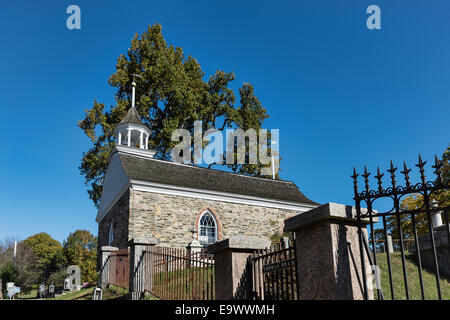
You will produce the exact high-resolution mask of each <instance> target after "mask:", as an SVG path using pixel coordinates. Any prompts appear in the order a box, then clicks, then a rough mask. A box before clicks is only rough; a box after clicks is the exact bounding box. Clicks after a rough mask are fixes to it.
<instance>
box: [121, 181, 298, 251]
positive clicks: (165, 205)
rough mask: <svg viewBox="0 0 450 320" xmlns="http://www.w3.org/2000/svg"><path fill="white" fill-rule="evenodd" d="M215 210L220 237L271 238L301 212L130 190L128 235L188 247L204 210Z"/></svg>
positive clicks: (163, 243) (161, 243) (129, 237)
mask: <svg viewBox="0 0 450 320" xmlns="http://www.w3.org/2000/svg"><path fill="white" fill-rule="evenodd" d="M206 209H209V210H210V211H212V212H213V213H214V214H215V216H216V219H217V220H218V222H219V228H218V229H219V230H218V231H219V232H218V233H219V240H221V239H226V238H229V237H232V236H234V235H245V236H256V237H264V238H267V239H269V238H270V236H271V235H273V234H275V233H280V232H281V231H282V229H283V221H284V219H286V218H288V217H291V216H294V215H296V214H298V213H299V212H297V211H293V210H285V209H276V208H267V207H260V206H252V205H245V204H235V203H230V202H221V201H213V200H204V199H196V198H190V197H181V196H175V195H165V194H157V193H149V192H143V191H136V190H130V224H129V232H128V239H131V238H133V237H152V238H156V239H157V240H158V241H159V244H160V245H167V246H172V247H180V248H184V247H186V246H187V245H188V244H189V243H190V241H191V240H192V233H191V229H192V228H194V227H195V228H197V219H198V218H199V215H200V214H201V213H203V212H204V210H206Z"/></svg>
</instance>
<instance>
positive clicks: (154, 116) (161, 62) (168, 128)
mask: <svg viewBox="0 0 450 320" xmlns="http://www.w3.org/2000/svg"><path fill="white" fill-rule="evenodd" d="M161 29H162V28H161V26H160V25H159V24H155V25H153V26H149V27H148V29H147V31H146V32H144V33H143V34H142V35H140V36H139V35H138V34H136V35H135V36H134V38H133V39H132V40H131V47H130V49H129V50H128V52H127V54H126V55H120V56H119V57H118V59H117V64H116V72H115V73H114V74H113V75H111V77H110V78H109V84H110V85H111V86H113V87H115V88H117V92H116V102H117V104H116V105H115V106H112V107H111V108H109V110H107V109H105V105H104V104H103V103H100V102H97V101H94V104H93V106H92V108H90V109H89V110H87V111H86V115H85V118H84V119H83V120H81V121H80V122H79V123H78V125H79V127H80V128H81V129H82V130H83V131H84V132H85V134H86V135H87V136H88V137H89V138H90V139H91V142H92V147H91V148H90V149H89V150H88V151H87V152H85V153H83V158H82V161H81V165H80V167H79V169H80V172H81V174H83V175H84V176H85V178H86V184H87V185H90V189H89V190H88V193H89V196H90V198H91V199H92V200H93V201H94V203H95V205H96V206H98V205H99V201H100V195H101V191H102V185H103V179H104V175H105V171H106V169H107V165H108V157H109V155H110V153H111V151H112V149H113V147H114V143H115V142H114V137H113V130H114V127H115V126H116V125H117V124H118V123H119V122H120V121H121V119H122V118H123V117H124V116H125V114H126V113H127V110H128V109H129V108H130V105H131V102H130V101H131V81H132V77H131V76H130V74H133V73H135V74H139V75H141V76H143V78H144V79H143V80H140V81H137V87H136V109H137V111H138V113H139V115H140V116H141V118H142V120H143V122H144V123H145V124H146V125H147V126H149V128H150V129H151V130H152V135H151V136H150V139H149V143H150V146H149V147H151V148H152V149H154V150H156V151H157V154H156V156H155V157H156V158H159V159H165V160H169V159H170V156H171V155H170V153H171V149H172V148H173V147H174V146H175V145H176V144H177V143H176V142H172V141H171V135H172V132H173V131H174V130H175V129H179V128H184V129H187V130H189V131H190V132H191V134H193V127H194V121H196V120H201V121H203V131H206V130H207V129H213V128H214V129H219V130H223V129H226V128H242V129H244V130H246V129H248V128H253V129H255V130H258V129H260V128H261V125H262V123H263V121H264V119H265V118H267V117H268V115H267V113H266V110H265V109H264V108H263V106H262V105H261V103H260V101H259V99H258V98H257V97H256V95H255V93H254V88H253V86H252V85H251V84H250V83H245V84H243V86H242V87H241V88H240V89H239V94H240V100H239V104H236V103H235V100H236V97H235V95H234V92H233V90H232V89H230V88H229V85H230V83H231V82H232V81H233V80H234V79H235V75H234V74H233V73H232V72H231V73H227V72H224V71H221V70H217V71H216V72H215V73H214V74H213V75H212V76H211V77H209V80H208V81H204V80H203V76H204V72H203V71H202V70H201V67H200V64H199V63H198V62H197V60H196V59H194V58H193V57H192V56H190V55H189V56H187V57H186V56H185V54H184V52H183V49H182V48H180V47H174V46H173V45H168V44H167V43H166V41H165V39H164V37H163V35H162V33H161ZM97 133H98V134H97ZM224 157H225V155H224ZM260 166H261V165H257V166H255V165H245V164H244V165H230V166H229V167H230V169H231V170H233V171H234V172H238V173H240V174H248V175H254V176H258V175H260V174H261V170H260ZM267 166H270V164H268V165H267Z"/></svg>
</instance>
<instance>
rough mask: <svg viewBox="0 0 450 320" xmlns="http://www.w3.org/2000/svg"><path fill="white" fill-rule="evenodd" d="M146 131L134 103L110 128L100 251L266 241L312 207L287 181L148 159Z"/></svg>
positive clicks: (150, 153) (151, 153) (100, 214)
mask: <svg viewBox="0 0 450 320" xmlns="http://www.w3.org/2000/svg"><path fill="white" fill-rule="evenodd" d="M133 100H134V99H133ZM133 102H134V101H133ZM150 133H151V131H150V129H149V128H148V127H147V126H146V125H145V124H144V123H143V122H142V120H141V119H140V117H139V115H138V113H137V111H136V108H135V107H134V103H133V105H132V107H131V108H130V110H129V111H128V113H127V115H126V116H125V118H124V119H123V120H122V121H121V122H120V123H119V124H118V125H117V126H116V128H115V131H114V135H115V137H116V146H115V149H114V151H113V152H112V154H111V156H110V158H109V165H108V169H107V171H106V175H105V179H104V185H103V192H102V196H101V202H100V206H99V209H98V214H97V218H96V221H97V223H98V246H99V248H101V247H102V246H107V245H110V246H115V247H119V248H127V247H128V240H130V239H133V238H137V237H146V238H154V239H156V240H157V241H158V244H159V245H163V246H170V247H177V248H185V247H187V246H188V245H189V244H190V243H191V241H192V240H193V239H196V240H198V242H200V244H201V245H202V246H207V245H209V244H211V243H214V242H216V241H218V240H222V239H226V238H229V237H232V236H235V235H245V236H256V237H264V238H267V239H269V238H270V237H271V236H272V235H274V234H276V233H280V232H282V229H283V221H284V220H285V219H286V218H288V217H291V216H294V215H297V214H299V213H301V212H304V211H308V210H310V209H311V208H314V207H317V206H318V204H317V203H316V202H314V201H311V200H310V199H308V198H307V197H306V196H305V195H303V193H302V192H301V191H300V190H299V189H298V187H297V186H296V185H295V184H294V183H293V182H290V181H282V180H274V179H269V178H259V177H249V176H244V175H239V174H234V173H230V172H225V171H220V170H214V169H207V168H202V167H197V166H193V165H186V164H179V163H174V162H171V161H163V160H158V159H155V158H154V155H155V153H156V152H155V151H152V150H149V149H148V139H149V136H150Z"/></svg>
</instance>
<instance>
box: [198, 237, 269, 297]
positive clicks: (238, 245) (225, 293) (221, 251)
mask: <svg viewBox="0 0 450 320" xmlns="http://www.w3.org/2000/svg"><path fill="white" fill-rule="evenodd" d="M269 246H270V241H268V240H265V239H261V238H256V237H246V236H234V237H231V238H228V239H225V240H222V241H219V242H216V243H213V244H211V245H209V246H208V247H207V250H208V253H213V254H214V264H215V282H216V283H215V298H216V300H232V299H235V298H236V296H237V295H239V296H240V299H250V294H251V290H252V287H251V269H249V268H248V263H247V262H248V258H249V256H250V255H251V254H252V253H253V252H254V251H255V250H259V249H265V248H267V247H269Z"/></svg>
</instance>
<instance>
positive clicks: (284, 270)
mask: <svg viewBox="0 0 450 320" xmlns="http://www.w3.org/2000/svg"><path fill="white" fill-rule="evenodd" d="M295 250H296V249H295V241H294V240H290V241H289V242H284V241H282V242H280V243H276V244H273V245H272V246H271V247H270V248H267V249H264V250H258V251H256V252H255V253H254V254H253V256H252V257H251V262H252V276H253V278H252V281H253V285H252V287H253V297H252V298H253V299H255V300H298V287H297V268H296V266H297V263H296V251H295Z"/></svg>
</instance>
